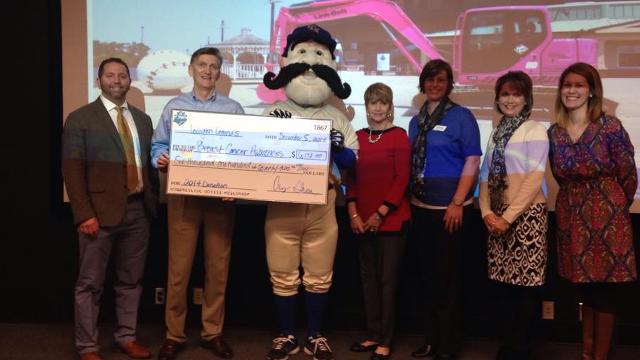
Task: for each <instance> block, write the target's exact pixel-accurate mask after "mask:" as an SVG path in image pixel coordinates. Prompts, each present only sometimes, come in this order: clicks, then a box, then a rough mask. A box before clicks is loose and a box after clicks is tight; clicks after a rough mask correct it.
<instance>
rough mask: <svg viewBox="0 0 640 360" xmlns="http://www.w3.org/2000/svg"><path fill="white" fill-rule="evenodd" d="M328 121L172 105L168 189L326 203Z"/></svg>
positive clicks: (328, 159) (171, 192)
mask: <svg viewBox="0 0 640 360" xmlns="http://www.w3.org/2000/svg"><path fill="white" fill-rule="evenodd" d="M330 130H331V121H330V120H318V119H300V118H289V119H286V118H285V119H282V118H274V117H270V116H256V115H238V114H220V113H210V112H199V111H187V110H174V111H173V114H172V124H171V144H170V152H169V157H170V166H169V173H168V177H167V193H168V194H181V195H194V196H213V197H233V198H239V199H250V200H266V201H283V202H298V203H307V204H326V201H327V184H328V176H329V164H330V141H329V131H330Z"/></svg>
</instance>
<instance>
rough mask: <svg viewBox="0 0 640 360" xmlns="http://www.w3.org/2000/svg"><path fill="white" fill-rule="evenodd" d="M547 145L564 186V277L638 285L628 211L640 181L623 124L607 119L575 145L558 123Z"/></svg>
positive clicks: (560, 236) (560, 212)
mask: <svg viewBox="0 0 640 360" xmlns="http://www.w3.org/2000/svg"><path fill="white" fill-rule="evenodd" d="M549 140H550V148H549V160H550V164H551V170H552V172H553V175H554V176H555V178H556V180H557V181H558V184H559V185H560V190H559V192H558V198H557V201H556V217H557V244H558V268H559V269H558V270H559V273H560V276H562V277H564V278H566V279H568V280H570V281H572V282H575V283H587V282H626V281H633V280H635V279H636V278H637V274H636V258H635V252H634V248H633V235H632V228H631V219H630V217H629V206H630V205H631V203H632V202H633V197H634V195H635V192H636V187H637V183H638V176H637V171H636V165H635V161H634V158H633V145H632V144H631V141H630V140H629V135H628V134H627V132H626V131H625V130H624V128H623V127H622V124H621V123H620V120H618V119H616V118H615V117H611V116H607V115H603V116H602V117H601V118H600V119H599V120H598V121H596V122H592V123H590V124H589V125H588V126H587V128H586V129H585V130H584V132H583V133H582V135H581V137H580V138H579V139H578V140H577V141H576V142H575V143H574V142H573V141H572V139H571V137H570V136H569V134H568V132H567V131H566V129H564V128H562V127H560V126H558V125H557V124H554V125H552V126H551V128H550V129H549Z"/></svg>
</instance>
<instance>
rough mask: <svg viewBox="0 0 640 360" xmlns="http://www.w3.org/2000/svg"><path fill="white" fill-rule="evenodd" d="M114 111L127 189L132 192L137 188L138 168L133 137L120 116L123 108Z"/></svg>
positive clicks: (122, 116) (124, 120) (119, 107)
mask: <svg viewBox="0 0 640 360" xmlns="http://www.w3.org/2000/svg"><path fill="white" fill-rule="evenodd" d="M116 109H117V111H118V119H117V120H118V135H120V142H122V148H123V149H124V154H125V156H126V158H127V189H129V192H132V191H134V190H135V189H136V188H137V187H138V166H137V165H136V155H135V150H134V149H133V136H131V131H130V130H129V126H128V124H127V120H126V119H125V118H124V115H123V114H122V112H123V110H124V108H123V107H122V106H117V107H116Z"/></svg>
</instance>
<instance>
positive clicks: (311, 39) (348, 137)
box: [264, 25, 358, 360]
mask: <svg viewBox="0 0 640 360" xmlns="http://www.w3.org/2000/svg"><path fill="white" fill-rule="evenodd" d="M335 48H336V41H335V40H334V39H333V38H332V37H331V34H329V32H327V31H326V30H324V29H322V28H321V27H319V26H317V25H306V26H301V27H298V28H296V29H295V30H293V32H292V33H291V34H289V35H288V36H287V46H286V48H285V49H284V53H283V54H282V59H281V62H280V65H281V69H280V73H279V74H278V75H277V76H276V75H275V74H274V73H271V72H269V73H267V74H266V75H265V76H264V84H265V85H266V86H267V87H268V88H269V89H272V90H275V89H280V88H284V91H285V93H286V95H287V100H286V101H282V102H279V103H276V104H274V105H272V106H270V107H268V108H267V109H266V110H265V112H264V114H265V115H266V114H268V115H271V116H276V117H283V118H291V121H296V117H304V118H316V119H330V120H332V123H333V126H332V129H331V155H332V171H331V175H330V176H329V178H330V180H329V184H328V187H329V192H328V201H327V204H326V205H306V204H290V203H276V202H272V203H269V205H268V210H267V218H266V222H265V237H266V248H267V263H268V265H269V272H270V275H271V282H272V283H273V293H274V297H275V303H276V307H277V314H278V321H279V326H280V334H279V335H278V336H277V337H276V338H275V339H273V345H272V348H271V351H270V352H269V354H267V359H268V360H283V359H287V358H288V356H289V355H291V354H295V353H297V352H298V351H299V350H300V347H299V345H298V340H297V339H296V337H295V322H296V321H295V313H296V308H297V306H296V300H297V297H298V296H297V294H298V288H299V287H300V283H302V285H303V286H304V298H305V305H306V313H307V339H306V343H305V345H304V351H305V352H306V353H307V354H309V355H312V356H313V358H314V359H316V360H327V359H333V354H332V352H331V348H330V347H329V344H328V342H327V339H326V338H325V337H324V336H323V335H322V333H321V330H322V322H323V317H324V309H325V307H326V303H327V300H328V292H329V288H330V287H331V278H332V275H333V260H334V257H335V252H336V243H337V241H338V224H337V223H336V216H335V199H336V187H337V186H338V185H339V181H340V172H339V169H345V168H349V167H351V166H353V165H354V163H355V160H356V151H357V149H358V139H357V137H356V134H355V132H354V131H353V128H352V127H351V123H350V122H349V120H348V119H347V118H346V116H345V114H344V113H343V112H341V111H340V110H338V109H337V108H335V107H333V106H331V105H329V104H328V103H327V100H328V98H329V96H330V95H331V94H332V93H333V94H335V95H336V96H337V97H338V98H340V99H346V98H347V97H348V96H349V94H350V93H351V88H350V87H349V85H348V84H346V83H345V84H343V83H342V82H341V80H340V77H339V75H338V73H337V72H336V67H337V66H336V62H335V57H334V54H333V52H334V50H335ZM300 265H302V268H303V270H304V275H302V279H301V275H300V271H299V268H300Z"/></svg>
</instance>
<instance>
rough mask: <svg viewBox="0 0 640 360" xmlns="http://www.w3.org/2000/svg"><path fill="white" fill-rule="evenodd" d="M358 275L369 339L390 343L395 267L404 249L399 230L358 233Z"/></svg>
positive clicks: (396, 278) (384, 344)
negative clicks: (360, 280)
mask: <svg viewBox="0 0 640 360" xmlns="http://www.w3.org/2000/svg"><path fill="white" fill-rule="evenodd" d="M358 240H359V248H358V252H359V254H358V255H359V260H360V276H361V278H362V291H363V295H364V306H365V312H366V316H367V331H368V333H369V339H370V340H373V341H375V342H377V343H379V344H380V345H383V346H391V341H392V340H393V333H394V325H395V318H396V316H395V315H396V285H397V283H398V268H399V265H400V259H401V258H402V255H403V251H404V238H403V236H402V234H401V233H400V232H397V233H395V232H388V233H387V232H381V233H376V234H374V233H371V232H368V233H366V234H363V235H361V236H358Z"/></svg>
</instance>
